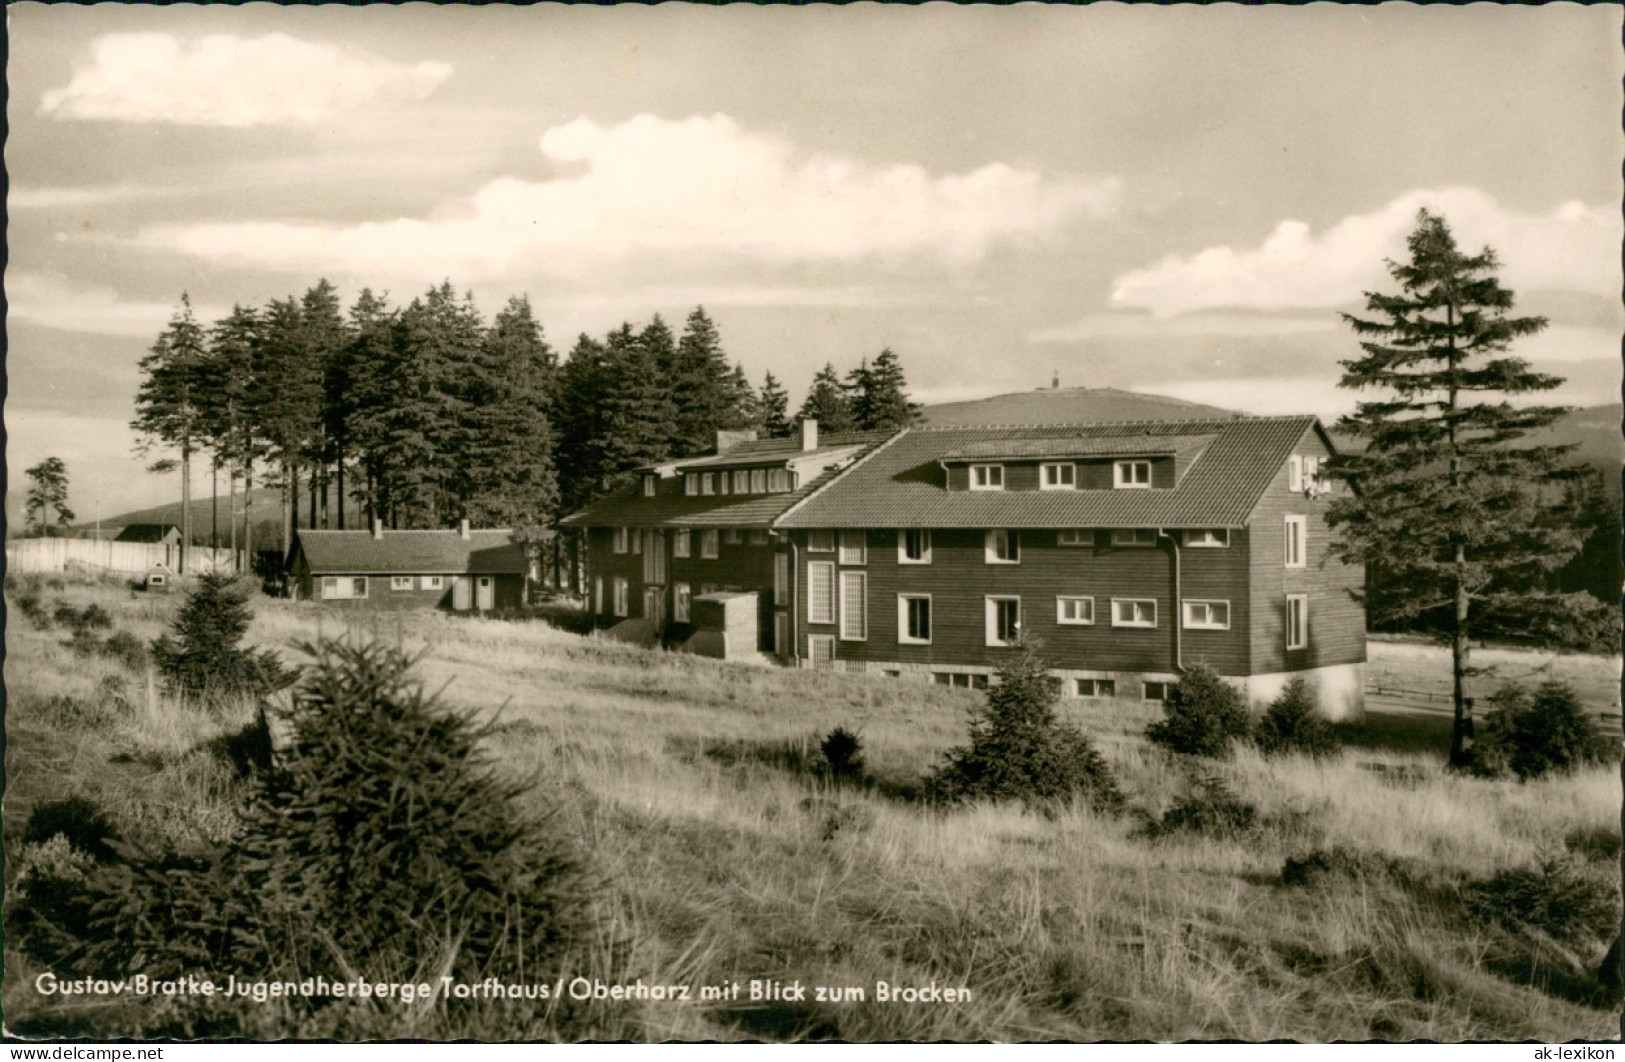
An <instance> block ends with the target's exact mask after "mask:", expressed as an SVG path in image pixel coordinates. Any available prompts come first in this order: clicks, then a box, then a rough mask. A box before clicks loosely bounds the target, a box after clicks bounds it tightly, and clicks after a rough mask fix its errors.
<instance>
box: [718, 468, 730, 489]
mask: <svg viewBox="0 0 1625 1062" xmlns="http://www.w3.org/2000/svg"><path fill="white" fill-rule="evenodd" d="M717 493H718V494H726V493H728V473H726V472H718V473H717Z"/></svg>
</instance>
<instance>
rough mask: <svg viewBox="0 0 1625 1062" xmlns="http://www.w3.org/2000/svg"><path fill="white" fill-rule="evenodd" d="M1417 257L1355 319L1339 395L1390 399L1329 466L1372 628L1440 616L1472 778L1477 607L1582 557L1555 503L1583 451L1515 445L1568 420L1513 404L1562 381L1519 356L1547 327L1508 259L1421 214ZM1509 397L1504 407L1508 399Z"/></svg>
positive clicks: (1414, 248) (1346, 424) (1457, 743)
mask: <svg viewBox="0 0 1625 1062" xmlns="http://www.w3.org/2000/svg"><path fill="white" fill-rule="evenodd" d="M1408 249H1409V252H1410V259H1409V261H1406V262H1389V263H1388V271H1389V273H1390V274H1391V275H1392V276H1393V278H1394V280H1395V281H1397V282H1398V284H1399V289H1400V290H1399V292H1398V293H1397V294H1392V295H1390V294H1381V293H1373V292H1368V293H1367V295H1366V309H1367V311H1368V312H1369V314H1370V316H1366V317H1357V316H1354V315H1348V314H1345V315H1344V317H1345V319H1346V320H1347V321H1348V322H1349V324H1350V325H1351V326H1352V327H1353V329H1354V332H1355V334H1356V335H1357V336H1358V337H1359V338H1360V346H1361V349H1362V350H1363V351H1364V354H1363V355H1362V356H1361V357H1358V358H1355V359H1352V360H1350V361H1345V362H1343V366H1344V369H1345V370H1346V371H1345V373H1344V375H1343V379H1342V386H1344V387H1349V388H1355V389H1360V390H1375V391H1378V392H1383V393H1384V394H1383V397H1381V398H1379V399H1377V400H1375V401H1363V402H1360V403H1359V405H1358V407H1357V410H1356V412H1355V413H1354V414H1352V415H1351V416H1347V417H1344V418H1343V419H1342V421H1341V422H1340V424H1339V426H1340V427H1341V428H1343V429H1344V430H1346V431H1348V432H1350V433H1352V434H1354V435H1356V436H1358V437H1359V439H1360V440H1361V441H1362V442H1363V443H1364V450H1363V452H1359V453H1350V454H1347V455H1344V456H1341V457H1339V458H1338V459H1337V460H1335V461H1334V462H1333V463H1332V465H1331V466H1330V471H1331V472H1332V473H1333V474H1334V475H1338V476H1341V477H1344V478H1347V479H1348V480H1349V481H1351V483H1352V484H1353V485H1354V488H1355V490H1354V491H1353V492H1350V493H1348V494H1345V495H1343V496H1342V497H1339V498H1337V499H1335V500H1334V502H1333V504H1332V506H1331V510H1330V513H1329V514H1328V519H1329V520H1330V522H1331V523H1332V524H1333V525H1334V526H1336V527H1339V528H1340V529H1341V537H1340V540H1339V541H1337V542H1335V543H1334V544H1333V547H1332V548H1333V552H1334V554H1335V555H1337V556H1339V557H1341V558H1342V559H1344V560H1348V561H1353V562H1360V563H1365V564H1367V565H1368V566H1369V567H1372V568H1374V569H1376V571H1374V572H1373V578H1371V579H1370V580H1368V583H1369V586H1368V591H1367V594H1366V605H1367V608H1368V610H1369V612H1370V615H1371V616H1372V618H1373V619H1376V620H1383V619H1391V618H1401V617H1404V618H1410V617H1419V616H1434V617H1439V618H1441V619H1442V620H1443V626H1444V629H1445V630H1446V631H1448V633H1449V637H1450V644H1451V672H1452V686H1453V700H1454V703H1455V725H1454V727H1453V730H1452V735H1451V741H1450V761H1451V763H1452V764H1454V765H1458V766H1459V765H1464V764H1465V763H1466V762H1467V761H1468V759H1469V752H1468V748H1467V743H1466V734H1467V722H1468V715H1467V697H1466V691H1465V687H1464V680H1465V679H1466V678H1467V676H1468V675H1469V674H1470V669H1469V653H1468V636H1469V633H1470V630H1471V628H1470V626H1469V623H1470V619H1471V616H1472V607H1473V603H1474V602H1475V601H1483V602H1486V603H1488V604H1490V605H1492V606H1493V605H1494V604H1495V603H1496V600H1497V599H1498V598H1509V597H1510V598H1519V599H1521V600H1522V602H1523V603H1524V604H1525V605H1527V604H1528V602H1529V600H1530V596H1531V588H1532V587H1535V586H1538V585H1540V583H1541V582H1542V581H1543V580H1544V577H1545V573H1547V572H1549V571H1551V570H1553V569H1555V568H1558V567H1561V566H1562V564H1564V563H1565V562H1566V561H1567V559H1568V558H1569V557H1570V556H1572V555H1573V554H1574V552H1575V550H1576V549H1577V548H1578V540H1577V536H1576V535H1575V534H1574V532H1573V531H1572V530H1571V529H1570V528H1569V527H1568V526H1566V521H1565V520H1564V518H1563V517H1564V514H1563V513H1562V511H1561V510H1560V508H1559V507H1558V506H1554V505H1552V504H1550V503H1549V502H1548V501H1546V500H1545V497H1544V496H1549V495H1550V494H1551V493H1553V492H1552V491H1546V490H1543V489H1542V484H1548V485H1557V484H1559V483H1560V481H1561V480H1563V479H1565V478H1567V477H1568V475H1569V474H1570V473H1569V471H1568V470H1566V469H1564V468H1563V467H1562V466H1561V462H1562V460H1563V456H1564V454H1565V453H1566V452H1567V451H1568V450H1569V449H1570V448H1568V447H1562V446H1532V445H1527V444H1525V445H1521V446H1516V445H1510V444H1513V443H1516V442H1517V441H1518V440H1520V439H1523V438H1524V437H1525V436H1526V435H1528V434H1529V433H1530V432H1532V431H1534V430H1536V429H1539V428H1543V427H1545V426H1547V425H1549V424H1551V423H1552V422H1553V421H1555V420H1556V419H1557V418H1558V417H1559V416H1561V415H1562V414H1563V412H1564V410H1563V409H1562V408H1561V407H1556V406H1538V405H1530V406H1523V407H1520V408H1514V407H1513V406H1512V405H1510V404H1509V403H1508V402H1507V401H1505V396H1509V395H1527V394H1531V393H1536V392H1542V391H1549V390H1551V389H1552V388H1554V387H1556V386H1558V385H1559V384H1560V383H1561V382H1562V380H1561V379H1560V378H1558V377H1556V376H1550V375H1547V374H1544V373H1538V372H1535V371H1533V370H1532V369H1531V368H1530V366H1529V363H1528V362H1527V361H1525V360H1524V359H1522V358H1517V357H1511V356H1508V354H1507V350H1508V348H1509V346H1510V345H1511V343H1512V341H1513V340H1515V339H1518V338H1520V337H1524V336H1530V335H1534V334H1535V333H1537V332H1539V331H1540V330H1541V329H1543V328H1545V327H1546V319H1545V318H1543V317H1512V316H1509V313H1510V311H1511V309H1512V305H1513V295H1512V292H1511V291H1509V290H1507V289H1506V288H1504V287H1502V286H1501V284H1500V282H1499V281H1498V280H1497V279H1496V276H1495V272H1494V271H1495V269H1496V268H1497V266H1498V264H1499V263H1498V262H1497V260H1496V257H1495V253H1494V252H1493V251H1491V250H1490V249H1489V248H1485V249H1484V250H1483V251H1481V252H1480V253H1479V254H1476V255H1468V254H1464V253H1463V252H1462V251H1460V250H1459V249H1458V248H1457V246H1456V241H1455V239H1454V238H1453V237H1452V235H1451V232H1450V228H1449V226H1448V225H1447V224H1446V223H1445V220H1444V219H1443V218H1440V217H1435V216H1434V215H1432V214H1429V213H1428V212H1427V211H1426V210H1424V211H1422V212H1421V214H1420V215H1419V216H1418V219H1417V227H1416V230H1415V231H1414V232H1413V233H1411V235H1410V237H1409V240H1408ZM1497 397H1498V399H1499V400H1496V398H1497Z"/></svg>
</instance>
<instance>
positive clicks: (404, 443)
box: [386, 281, 484, 528]
mask: <svg viewBox="0 0 1625 1062" xmlns="http://www.w3.org/2000/svg"><path fill="white" fill-rule="evenodd" d="M483 332H484V327H483V323H482V322H481V320H480V317H479V312H478V311H477V310H476V309H475V307H474V304H473V300H472V299H471V298H458V296H457V293H456V291H455V290H454V289H453V288H452V286H451V283H450V282H449V281H448V282H445V283H442V284H441V285H439V286H438V287H435V288H431V289H430V290H429V291H428V292H426V293H424V294H423V295H422V296H420V297H419V298H416V299H413V300H412V302H411V304H410V305H409V306H407V308H406V309H405V310H403V311H402V312H401V315H400V319H399V322H398V323H397V325H396V328H395V342H396V350H395V365H394V369H395V374H396V375H395V376H394V378H393V380H392V383H393V385H394V390H395V395H396V398H395V399H394V404H393V408H392V409H391V411H390V415H389V417H388V418H387V424H388V427H387V429H386V438H387V445H388V446H389V448H390V456H391V463H392V465H393V468H392V471H393V474H394V478H395V484H396V485H395V490H396V491H397V492H398V496H397V497H395V498H394V499H392V502H393V508H394V516H395V519H396V521H397V523H398V524H400V525H404V526H406V527H409V528H437V527H443V526H446V525H448V524H453V523H455V522H456V521H458V520H459V519H461V518H462V516H463V512H462V508H463V504H464V502H465V501H466V499H467V496H468V493H469V479H468V476H469V470H468V466H467V461H466V456H465V455H466V454H467V452H468V449H469V447H470V445H471V433H470V430H469V421H468V412H469V408H470V404H469V401H468V398H469V388H470V387H471V386H472V385H473V382H474V379H475V377H476V374H477V371H476V366H477V363H478V360H479V354H480V345H481V339H482V335H483Z"/></svg>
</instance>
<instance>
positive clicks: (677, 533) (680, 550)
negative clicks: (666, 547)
mask: <svg viewBox="0 0 1625 1062" xmlns="http://www.w3.org/2000/svg"><path fill="white" fill-rule="evenodd" d="M693 549H694V540H693V539H692V538H690V537H689V533H688V528H686V527H679V528H676V529H675V530H673V531H672V533H671V555H672V556H673V557H690V556H693Z"/></svg>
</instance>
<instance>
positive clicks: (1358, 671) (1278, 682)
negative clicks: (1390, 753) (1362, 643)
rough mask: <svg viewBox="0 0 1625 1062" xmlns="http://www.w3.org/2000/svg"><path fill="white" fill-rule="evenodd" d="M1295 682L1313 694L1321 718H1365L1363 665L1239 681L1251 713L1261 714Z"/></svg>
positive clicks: (1260, 676)
mask: <svg viewBox="0 0 1625 1062" xmlns="http://www.w3.org/2000/svg"><path fill="white" fill-rule="evenodd" d="M1294 678H1302V679H1303V680H1304V681H1306V682H1308V683H1309V688H1310V689H1311V690H1312V691H1313V692H1314V695H1315V701H1316V703H1317V705H1318V706H1319V708H1320V714H1321V715H1323V716H1325V717H1326V718H1327V719H1330V720H1333V721H1334V722H1336V721H1340V720H1345V719H1348V720H1358V719H1363V718H1365V664H1363V663H1361V664H1332V665H1330V666H1327V667H1316V668H1310V669H1309V670H1307V671H1278V672H1275V673H1274V674H1269V675H1249V676H1248V677H1246V678H1244V679H1240V680H1238V681H1239V682H1240V684H1241V687H1242V689H1243V690H1245V691H1246V693H1247V700H1248V702H1249V703H1250V704H1251V705H1252V707H1253V710H1254V711H1263V710H1264V709H1265V708H1267V707H1269V703H1270V702H1271V701H1273V700H1274V699H1275V698H1277V697H1279V696H1280V695H1281V690H1282V689H1283V688H1284V687H1285V686H1286V684H1287V683H1288V682H1289V681H1291V680H1292V679H1294Z"/></svg>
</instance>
